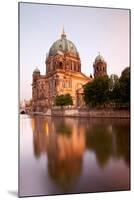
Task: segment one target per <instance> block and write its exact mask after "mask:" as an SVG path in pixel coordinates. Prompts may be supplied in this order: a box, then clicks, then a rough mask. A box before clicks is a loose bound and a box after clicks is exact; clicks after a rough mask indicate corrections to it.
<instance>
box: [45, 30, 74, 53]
mask: <svg viewBox="0 0 134 200" xmlns="http://www.w3.org/2000/svg"><path fill="white" fill-rule="evenodd" d="M68 52H69V53H72V54H74V55H75V56H78V52H77V49H76V47H75V45H74V44H73V42H71V41H70V40H67V38H66V34H65V32H64V30H63V33H62V35H61V39H59V40H57V41H56V42H54V43H53V45H52V46H51V48H50V50H49V56H55V55H56V54H58V53H68Z"/></svg>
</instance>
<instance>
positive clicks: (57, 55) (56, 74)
mask: <svg viewBox="0 0 134 200" xmlns="http://www.w3.org/2000/svg"><path fill="white" fill-rule="evenodd" d="M93 68H94V77H98V76H103V75H106V74H107V64H106V62H105V61H104V59H103V57H102V56H100V55H98V56H97V57H96V59H95V62H94V64H93ZM92 80H93V77H92V75H90V76H89V77H87V76H86V75H85V74H83V73H82V72H81V61H80V57H79V53H78V51H77V48H76V47H75V45H74V44H73V42H71V41H70V40H68V39H67V37H66V34H65V32H64V30H63V33H62V34H61V38H60V39H59V40H57V41H56V42H54V43H53V45H52V46H51V48H50V50H49V54H48V55H47V56H46V75H41V74H40V71H39V69H38V68H36V69H35V70H34V72H33V83H32V97H33V108H34V110H35V111H43V109H45V107H51V106H52V105H53V104H54V99H55V97H56V96H57V95H61V94H67V93H69V94H70V95H71V96H72V98H73V105H74V106H82V105H83V104H84V102H83V99H82V92H83V90H82V86H83V85H84V84H86V83H87V82H91V81H92Z"/></svg>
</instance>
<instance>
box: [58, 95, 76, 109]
mask: <svg viewBox="0 0 134 200" xmlns="http://www.w3.org/2000/svg"><path fill="white" fill-rule="evenodd" d="M55 105H56V106H68V105H73V100H72V97H71V95H70V94H65V95H57V96H56V98H55Z"/></svg>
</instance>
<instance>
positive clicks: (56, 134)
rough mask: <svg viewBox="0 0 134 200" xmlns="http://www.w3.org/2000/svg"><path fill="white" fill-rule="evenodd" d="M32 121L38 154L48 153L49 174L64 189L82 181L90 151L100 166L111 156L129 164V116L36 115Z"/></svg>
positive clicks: (35, 152) (105, 164)
mask: <svg viewBox="0 0 134 200" xmlns="http://www.w3.org/2000/svg"><path fill="white" fill-rule="evenodd" d="M31 123H32V124H31V125H32V130H33V148H34V155H35V157H36V158H37V159H39V157H40V156H41V154H44V153H45V154H47V158H48V162H47V165H48V173H49V176H50V177H51V179H52V180H53V181H54V182H55V183H56V184H58V185H59V186H60V187H61V188H63V189H64V191H68V190H69V189H70V188H72V186H73V185H75V183H76V182H77V181H78V179H79V177H80V175H81V173H82V166H83V158H84V153H85V152H86V151H89V152H94V153H95V155H96V161H97V163H98V166H99V167H100V168H103V169H104V168H105V167H106V166H107V165H108V163H109V161H110V159H111V158H112V159H114V160H119V159H121V160H123V161H124V163H125V165H127V166H129V160H130V159H129V121H128V120H102V119H98V120H97V119H95V120H94V119H92V120H89V119H81V118H79V119H74V118H50V117H41V116H35V117H33V118H32V120H31Z"/></svg>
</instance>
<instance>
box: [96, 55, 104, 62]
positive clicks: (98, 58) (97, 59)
mask: <svg viewBox="0 0 134 200" xmlns="http://www.w3.org/2000/svg"><path fill="white" fill-rule="evenodd" d="M98 61H105V60H104V58H103V56H101V55H100V54H99V55H98V56H97V57H96V58H95V62H98Z"/></svg>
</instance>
